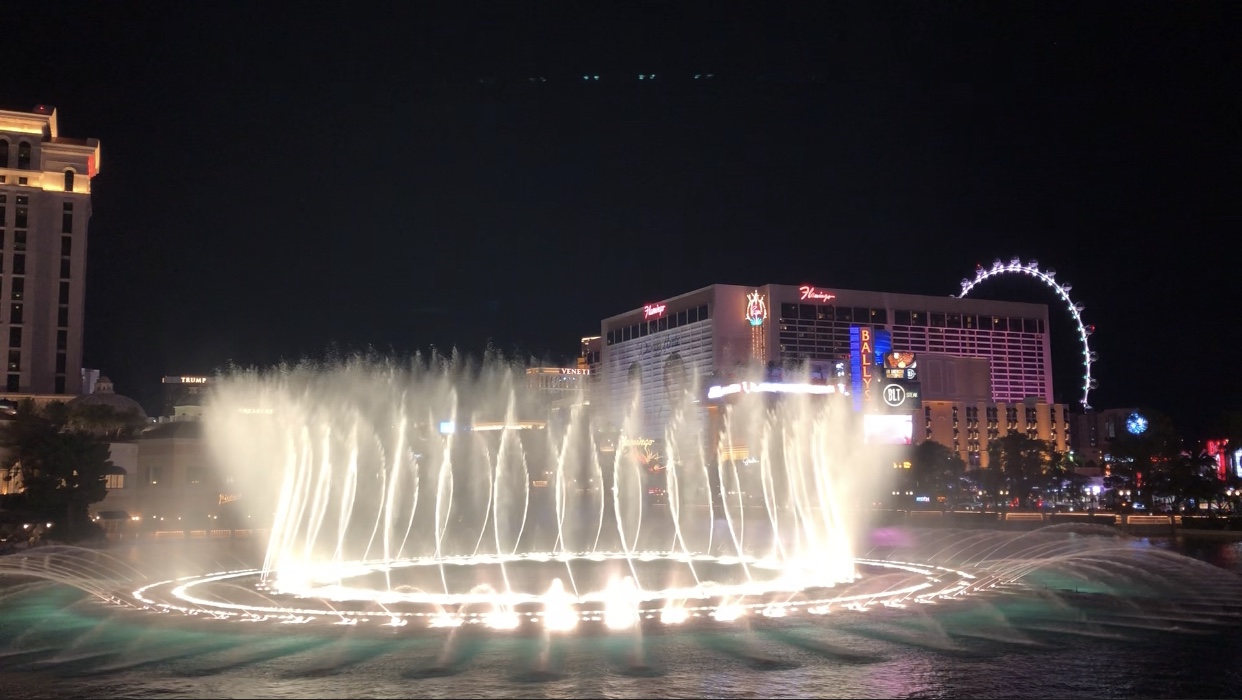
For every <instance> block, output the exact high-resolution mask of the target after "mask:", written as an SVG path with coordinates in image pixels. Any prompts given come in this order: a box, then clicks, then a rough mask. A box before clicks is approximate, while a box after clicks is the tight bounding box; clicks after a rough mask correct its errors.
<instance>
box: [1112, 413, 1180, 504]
mask: <svg viewBox="0 0 1242 700" xmlns="http://www.w3.org/2000/svg"><path fill="white" fill-rule="evenodd" d="M1143 413H1144V415H1146V416H1147V429H1146V430H1144V431H1143V432H1141V433H1139V434H1138V435H1135V434H1133V433H1130V432H1128V431H1118V434H1117V437H1116V438H1114V439H1113V441H1112V444H1111V445H1110V450H1111V451H1112V456H1113V460H1112V463H1111V464H1110V470H1111V472H1112V474H1111V476H1110V477H1109V487H1110V488H1114V489H1115V488H1119V487H1126V488H1129V489H1131V490H1133V491H1135V492H1136V493H1135V495H1138V496H1141V498H1142V501H1143V503H1145V504H1146V505H1147V508H1148V509H1149V510H1150V509H1151V508H1152V507H1153V506H1154V505H1155V496H1156V494H1155V490H1154V489H1153V488H1151V486H1152V485H1153V484H1157V483H1160V482H1161V481H1162V480H1163V479H1164V477H1163V476H1162V474H1161V472H1163V471H1166V470H1167V469H1168V468H1169V464H1170V462H1172V461H1173V460H1176V459H1178V458H1179V457H1180V456H1181V454H1182V438H1181V436H1180V435H1178V433H1177V431H1176V430H1175V429H1174V428H1173V423H1172V421H1170V420H1169V419H1168V417H1167V416H1164V415H1162V414H1159V413H1156V412H1147V411H1144V412H1143ZM1135 500H1139V499H1135Z"/></svg>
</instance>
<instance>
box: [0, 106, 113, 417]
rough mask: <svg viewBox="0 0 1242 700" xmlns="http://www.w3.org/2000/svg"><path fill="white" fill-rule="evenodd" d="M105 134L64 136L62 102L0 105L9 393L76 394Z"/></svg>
mask: <svg viewBox="0 0 1242 700" xmlns="http://www.w3.org/2000/svg"><path fill="white" fill-rule="evenodd" d="M99 155H100V152H99V141H98V140H96V139H73V138H67V137H62V136H61V135H60V133H59V128H58V126H57V120H56V110H55V109H53V108H51V107H42V106H40V107H36V108H35V109H34V111H32V112H9V111H2V110H0V243H2V244H3V250H2V251H0V255H2V258H0V262H2V265H0V278H2V279H0V343H4V346H3V347H4V350H5V353H4V360H5V372H4V376H3V381H0V389H3V390H4V391H7V392H10V393H17V392H22V393H38V394H78V393H81V384H82V330H83V313H84V309H83V304H84V301H85V292H86V242H87V241H86V235H87V223H88V222H89V220H90V217H91V179H92V178H94V177H95V175H96V174H97V173H98V172H99Z"/></svg>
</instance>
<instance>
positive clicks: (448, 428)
mask: <svg viewBox="0 0 1242 700" xmlns="http://www.w3.org/2000/svg"><path fill="white" fill-rule="evenodd" d="M454 432H457V426H456V425H454V424H453V421H451V420H442V421H440V434H441V435H449V434H450V433H454Z"/></svg>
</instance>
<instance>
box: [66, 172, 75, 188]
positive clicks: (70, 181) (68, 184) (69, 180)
mask: <svg viewBox="0 0 1242 700" xmlns="http://www.w3.org/2000/svg"><path fill="white" fill-rule="evenodd" d="M65 191H66V192H72V191H73V171H72V170H66V171H65Z"/></svg>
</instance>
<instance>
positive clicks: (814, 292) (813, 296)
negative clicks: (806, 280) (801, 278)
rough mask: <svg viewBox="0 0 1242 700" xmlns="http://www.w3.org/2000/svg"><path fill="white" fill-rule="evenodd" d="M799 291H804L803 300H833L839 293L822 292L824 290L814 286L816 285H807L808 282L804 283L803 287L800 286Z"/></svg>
mask: <svg viewBox="0 0 1242 700" xmlns="http://www.w3.org/2000/svg"><path fill="white" fill-rule="evenodd" d="M798 291H799V292H802V299H803V300H809V301H832V300H833V299H836V298H837V295H836V294H830V293H828V292H822V291H820V290H818V289H816V288H814V287H812V286H810V285H806V284H804V285H802V286H801V287H798Z"/></svg>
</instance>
